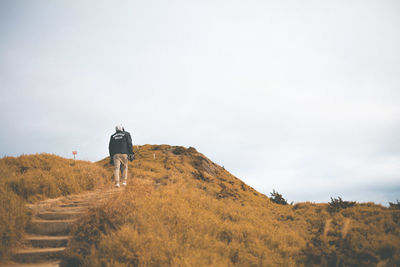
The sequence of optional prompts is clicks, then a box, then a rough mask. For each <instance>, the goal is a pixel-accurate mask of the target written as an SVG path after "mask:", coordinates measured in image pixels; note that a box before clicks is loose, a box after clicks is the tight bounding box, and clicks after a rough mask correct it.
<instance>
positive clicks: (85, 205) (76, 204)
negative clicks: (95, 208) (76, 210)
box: [58, 202, 90, 208]
mask: <svg viewBox="0 0 400 267" xmlns="http://www.w3.org/2000/svg"><path fill="white" fill-rule="evenodd" d="M58 206H59V207H61V208H71V207H88V206H90V204H89V203H88V202H78V203H74V202H72V203H64V204H60V205H58Z"/></svg>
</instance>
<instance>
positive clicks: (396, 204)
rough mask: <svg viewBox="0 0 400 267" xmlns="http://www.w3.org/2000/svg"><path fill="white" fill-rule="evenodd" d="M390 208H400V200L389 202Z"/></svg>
mask: <svg viewBox="0 0 400 267" xmlns="http://www.w3.org/2000/svg"><path fill="white" fill-rule="evenodd" d="M389 208H390V209H394V210H400V202H399V201H398V200H397V203H392V202H389Z"/></svg>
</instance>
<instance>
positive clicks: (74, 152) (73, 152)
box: [72, 151, 78, 160]
mask: <svg viewBox="0 0 400 267" xmlns="http://www.w3.org/2000/svg"><path fill="white" fill-rule="evenodd" d="M76 154H78V151H72V155H74V160H75V155H76Z"/></svg>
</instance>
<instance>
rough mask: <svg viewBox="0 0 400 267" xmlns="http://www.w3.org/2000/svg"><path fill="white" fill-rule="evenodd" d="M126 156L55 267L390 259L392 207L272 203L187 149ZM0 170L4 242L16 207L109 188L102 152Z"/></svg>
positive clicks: (9, 162) (21, 214) (43, 157)
mask: <svg viewBox="0 0 400 267" xmlns="http://www.w3.org/2000/svg"><path fill="white" fill-rule="evenodd" d="M135 153H136V160H135V161H133V162H131V163H130V165H129V173H130V174H129V176H130V178H129V180H128V186H127V187H126V189H125V190H124V191H123V192H122V193H120V194H118V195H117V196H115V197H114V198H112V199H111V200H110V201H108V202H105V203H104V204H101V205H99V206H98V207H96V208H93V209H90V210H89V212H88V213H87V214H86V215H84V216H83V217H82V218H80V219H79V223H78V224H76V225H75V227H74V231H73V232H72V239H71V240H70V242H69V245H68V248H67V254H66V256H65V260H64V262H63V265H65V266H399V265H400V210H398V209H396V207H392V208H386V207H383V206H381V205H376V204H374V203H363V204H360V203H354V204H352V203H347V202H345V201H344V202H339V203H330V204H328V203H320V204H317V203H309V202H305V203H296V204H295V205H278V204H276V203H274V202H273V201H271V199H270V198H268V197H267V196H265V195H263V194H261V193H259V192H258V191H257V190H255V189H254V188H251V187H250V186H248V185H246V184H245V183H244V182H243V181H241V180H240V179H239V178H237V177H235V176H233V175H232V174H231V173H229V171H228V170H225V169H224V168H223V167H221V166H219V165H217V164H215V163H213V162H212V161H211V160H209V159H208V158H207V157H206V156H204V155H203V154H201V153H199V152H198V151H197V150H196V149H194V148H184V147H179V146H169V145H143V146H137V147H135ZM0 167H1V168H0V182H1V183H2V185H3V186H2V188H1V190H0V201H2V203H3V209H5V210H2V211H1V212H2V214H5V213H3V212H5V211H6V210H7V211H10V210H11V211H13V212H8V215H7V216H3V215H2V218H1V219H2V221H0V234H2V235H3V236H4V233H11V234H9V235H8V236H9V239H8V240H13V243H12V245H16V243H17V240H18V234H17V233H18V231H17V230H16V229H17V228H18V229H21V228H22V227H24V225H25V224H26V222H27V221H29V214H27V213H26V212H25V211H24V208H23V204H24V203H26V202H35V201H36V200H38V199H44V198H49V197H56V196H58V195H68V194H71V193H77V192H80V191H85V190H93V189H95V188H98V187H111V186H112V185H111V183H110V177H111V176H112V170H113V167H112V166H111V165H110V164H109V159H108V158H105V159H103V160H100V161H98V162H95V163H90V162H81V161H77V162H74V161H72V160H68V159H63V158H61V157H58V156H54V155H48V154H40V155H29V156H21V157H18V158H12V157H7V158H3V159H0ZM81 180H82V181H81ZM271 191H272V189H271ZM343 204H346V205H343ZM347 204H351V205H347ZM7 223H8V225H17V226H16V227H17V228H15V229H14V228H13V229H10V227H8V228H6V227H5V226H4V225H6V224H7ZM1 227H3V228H1ZM12 233H14V234H12ZM7 244H11V243H10V242H9V243H7ZM7 244H6V243H5V239H3V240H2V247H0V252H1V253H2V254H3V255H6V250H7V249H6V245H7Z"/></svg>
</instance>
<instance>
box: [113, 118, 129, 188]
mask: <svg viewBox="0 0 400 267" xmlns="http://www.w3.org/2000/svg"><path fill="white" fill-rule="evenodd" d="M108 151H109V153H110V163H111V164H113V165H114V179H115V187H120V184H119V180H120V179H119V176H120V169H121V172H122V185H123V186H126V183H127V179H128V159H129V160H130V159H131V157H128V155H133V150H132V138H131V135H130V133H129V132H126V131H125V130H124V128H123V127H122V126H121V125H117V126H116V127H115V133H114V134H112V135H111V137H110V143H109V145H108Z"/></svg>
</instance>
